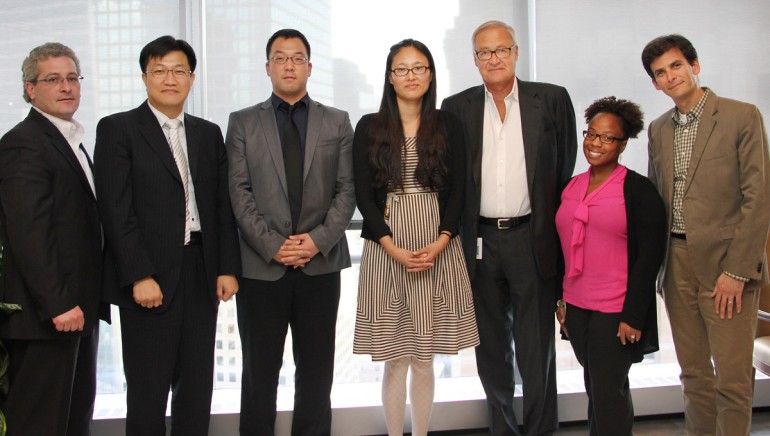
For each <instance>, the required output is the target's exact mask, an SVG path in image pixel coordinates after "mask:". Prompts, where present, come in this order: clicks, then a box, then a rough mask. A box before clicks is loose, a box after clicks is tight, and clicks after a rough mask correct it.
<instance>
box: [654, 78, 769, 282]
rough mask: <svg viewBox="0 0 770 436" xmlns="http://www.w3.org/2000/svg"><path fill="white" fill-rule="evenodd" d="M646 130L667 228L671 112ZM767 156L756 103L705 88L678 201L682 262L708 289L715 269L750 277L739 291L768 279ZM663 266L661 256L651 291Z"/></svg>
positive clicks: (671, 180) (671, 160)
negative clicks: (680, 202)
mask: <svg viewBox="0 0 770 436" xmlns="http://www.w3.org/2000/svg"><path fill="white" fill-rule="evenodd" d="M648 134H649V144H648V152H649V178H650V179H651V180H652V182H653V184H655V186H656V187H657V188H658V191H659V192H660V194H661V197H663V201H664V202H665V204H666V212H667V214H668V226H669V229H671V221H672V216H673V212H672V203H673V197H674V123H673V120H672V119H671V111H667V112H666V113H664V114H663V115H661V116H660V117H658V118H657V119H656V120H654V121H653V122H652V123H650V128H649V131H648ZM768 159H769V157H768V141H767V132H766V130H765V125H764V122H763V120H762V115H761V114H760V113H759V110H758V109H757V108H756V106H754V105H751V104H747V103H743V102H740V101H736V100H731V99H727V98H721V97H719V96H717V95H716V94H715V93H714V92H713V91H711V94H710V96H709V97H708V99H707V100H706V105H705V108H704V110H703V114H702V115H701V120H700V124H699V126H698V136H697V138H696V140H695V145H694V146H693V151H692V157H691V158H690V166H689V169H688V173H687V180H686V183H685V188H684V189H685V192H684V199H683V201H684V203H683V206H684V219H685V229H686V232H687V248H688V253H689V256H690V263H691V266H692V269H693V271H694V273H695V276H696V278H697V279H698V281H699V282H700V283H701V284H702V285H703V286H706V287H707V288H709V289H714V287H715V285H716V280H717V278H718V277H719V275H720V274H721V273H722V272H723V271H727V272H730V273H732V274H736V275H739V276H741V277H746V278H749V279H751V280H750V282H749V283H748V284H747V289H753V288H758V287H760V286H763V285H765V284H767V283H768V273H767V256H766V255H765V243H766V241H767V235H768V226H769V225H770V199H769V198H768V195H770V185H768V184H769V183H770V175H769V174H768V170H770V167H769V166H768ZM669 236H670V233H669ZM665 268H666V262H663V267H662V268H661V273H660V275H659V276H658V289H659V290H661V287H662V284H663V277H664V276H665V272H666V271H665Z"/></svg>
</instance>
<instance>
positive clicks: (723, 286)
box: [710, 273, 746, 319]
mask: <svg viewBox="0 0 770 436" xmlns="http://www.w3.org/2000/svg"><path fill="white" fill-rule="evenodd" d="M745 285H746V283H743V282H742V281H740V280H737V279H734V278H732V277H730V276H728V275H727V274H725V273H722V274H721V275H720V276H719V278H718V279H717V285H716V287H715V288H714V292H712V293H711V295H710V297H711V298H713V299H714V310H716V313H718V314H719V318H721V319H725V315H727V319H733V309H735V313H741V301H742V297H743V287H744V286H745Z"/></svg>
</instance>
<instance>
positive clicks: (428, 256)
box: [414, 233, 449, 264]
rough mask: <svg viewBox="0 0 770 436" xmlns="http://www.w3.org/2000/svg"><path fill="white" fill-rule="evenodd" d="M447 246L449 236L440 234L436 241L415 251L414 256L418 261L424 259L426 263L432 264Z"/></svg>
mask: <svg viewBox="0 0 770 436" xmlns="http://www.w3.org/2000/svg"><path fill="white" fill-rule="evenodd" d="M448 244H449V235H447V234H445V233H442V234H440V235H438V239H436V240H435V241H433V242H431V243H430V244H428V245H426V246H424V247H422V248H421V249H419V250H417V251H415V252H414V255H415V256H416V257H418V258H420V259H424V261H425V262H427V263H430V264H433V262H434V261H435V260H436V258H437V257H438V255H439V254H440V253H441V252H442V251H444V249H445V248H446V246H447V245H448Z"/></svg>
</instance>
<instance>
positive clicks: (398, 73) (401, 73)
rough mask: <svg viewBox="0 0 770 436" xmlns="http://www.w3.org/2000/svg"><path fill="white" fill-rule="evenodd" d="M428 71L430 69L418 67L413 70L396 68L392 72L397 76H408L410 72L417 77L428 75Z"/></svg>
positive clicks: (423, 66)
mask: <svg viewBox="0 0 770 436" xmlns="http://www.w3.org/2000/svg"><path fill="white" fill-rule="evenodd" d="M428 70H430V67H428V66H425V65H417V66H416V67H412V68H407V67H396V68H393V69H392V70H390V72H391V73H393V74H395V75H396V76H406V75H407V74H409V73H410V72H411V73H413V74H415V75H417V76H421V75H423V74H425V73H427V72H428Z"/></svg>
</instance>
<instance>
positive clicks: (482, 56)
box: [473, 44, 516, 61]
mask: <svg viewBox="0 0 770 436" xmlns="http://www.w3.org/2000/svg"><path fill="white" fill-rule="evenodd" d="M515 47H516V45H515V44H514V45H513V46H511V47H508V48H498V49H495V50H479V51H475V50H474V51H473V53H475V54H476V57H477V58H478V59H479V60H480V61H488V60H490V59H492V54H494V55H495V56H497V58H498V59H506V58H508V57H510V56H511V50H513V49H514V48H515Z"/></svg>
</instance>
